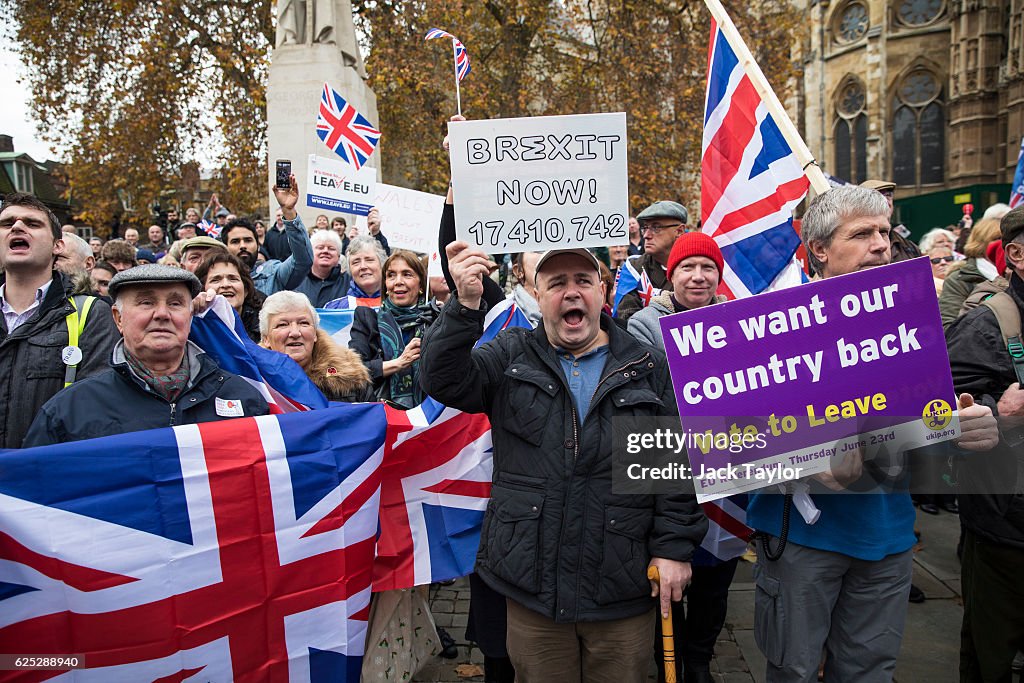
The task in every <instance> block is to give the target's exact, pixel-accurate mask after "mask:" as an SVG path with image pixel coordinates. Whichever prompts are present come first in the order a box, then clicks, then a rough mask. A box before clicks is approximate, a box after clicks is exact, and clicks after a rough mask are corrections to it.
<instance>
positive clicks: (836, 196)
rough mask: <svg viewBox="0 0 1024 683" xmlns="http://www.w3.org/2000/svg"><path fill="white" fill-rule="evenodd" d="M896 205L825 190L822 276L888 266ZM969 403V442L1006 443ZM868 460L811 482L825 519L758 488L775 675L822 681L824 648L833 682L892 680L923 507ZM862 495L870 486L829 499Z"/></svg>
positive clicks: (815, 230)
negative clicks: (883, 480)
mask: <svg viewBox="0 0 1024 683" xmlns="http://www.w3.org/2000/svg"><path fill="white" fill-rule="evenodd" d="M890 211H891V207H890V206H889V204H888V202H887V199H886V198H884V197H882V196H881V194H880V193H879V192H878V191H876V190H874V189H872V188H866V187H854V186H843V187H838V188H834V189H832V190H829V191H828V192H826V193H825V194H822V195H818V196H817V197H815V198H814V200H813V201H811V203H810V205H809V206H808V208H807V213H805V214H804V219H803V225H802V226H801V234H800V236H801V239H802V240H803V243H804V245H805V246H806V247H807V257H808V260H809V261H810V264H811V265H812V266H813V267H814V270H815V272H817V273H818V274H820V276H821V277H822V278H829V277H837V276H840V275H846V274H847V273H854V272H857V271H861V270H866V269H868V268H875V267H877V266H885V265H888V264H889V263H890V259H891V255H890V251H889V249H890V242H889V237H890V230H891V228H890V226H889V215H890ZM865 324H870V323H868V322H866V323H865ZM935 371H936V372H940V371H945V368H935ZM958 408H959V417H960V427H961V430H962V434H961V436H960V439H959V440H958V441H957V444H958V445H959V447H960V448H963V449H967V450H971V451H986V450H990V449H991V448H993V447H994V446H995V445H996V444H997V443H998V442H999V432H998V429H997V427H996V421H995V418H994V417H993V416H992V410H991V409H990V408H989V407H987V406H982V405H976V404H975V403H974V400H973V399H972V398H971V396H970V395H969V394H963V395H961V396H960V400H959V406H958ZM868 455H869V456H870V454H868ZM863 463H864V453H863V450H862V449H855V450H847V451H846V452H845V453H844V454H842V455H837V456H834V457H833V460H832V462H830V465H831V470H830V471H829V472H824V473H821V474H818V475H815V476H814V477H812V478H811V479H810V480H808V481H809V484H810V485H811V491H812V492H813V493H815V497H814V502H815V504H816V505H817V507H818V508H819V509H820V510H821V516H820V518H819V519H818V520H817V521H816V522H814V523H813V525H812V524H808V523H807V522H805V521H804V520H803V518H802V517H801V516H800V515H798V514H790V513H791V512H792V510H791V506H792V500H791V497H790V496H786V497H783V496H781V495H773V493H768V492H758V493H757V494H756V495H754V496H753V497H752V498H751V500H750V505H749V507H748V508H747V524H748V525H749V526H750V527H752V528H753V529H756V530H757V531H758V532H760V534H761V541H762V545H761V550H760V552H758V556H757V564H756V565H755V567H754V582H755V585H756V592H755V610H754V615H755V616H754V634H755V640H756V641H757V645H758V647H759V648H760V649H761V651H762V652H763V653H764V655H765V659H766V660H767V671H766V675H765V680H766V681H768V683H798V682H799V683H810V682H811V681H815V680H817V674H818V664H819V662H820V661H821V653H822V650H824V651H825V655H826V656H825V680H826V681H838V682H839V683H845V682H847V681H857V682H858V683H862V682H863V683H882V682H883V681H891V680H892V677H893V672H894V670H895V668H896V658H897V656H898V654H899V650H900V643H901V641H902V638H903V627H904V624H905V622H906V616H907V600H908V598H909V595H910V578H911V573H912V568H913V547H914V544H915V543H916V539H915V537H914V520H915V512H914V506H913V503H912V502H911V499H910V493H909V492H908V491H906V490H895V491H893V492H889V493H882V492H878V491H877V490H874V489H868V488H867V487H868V486H869V485H873V483H874V482H873V480H872V479H871V476H872V475H871V474H864V476H863V478H862V473H863V471H864V469H870V467H869V468H865V467H864V464H863ZM869 482H870V484H869ZM855 491H867V492H864V493H861V495H826V494H828V493H830V492H835V493H837V494H839V493H846V494H849V493H852V492H855ZM787 508H790V509H789V510H788V511H787ZM784 520H788V521H784ZM780 537H784V538H786V539H787V541H785V542H784V541H782V540H780Z"/></svg>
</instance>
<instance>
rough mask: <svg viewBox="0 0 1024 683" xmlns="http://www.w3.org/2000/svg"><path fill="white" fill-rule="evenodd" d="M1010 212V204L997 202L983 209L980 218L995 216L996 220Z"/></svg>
mask: <svg viewBox="0 0 1024 683" xmlns="http://www.w3.org/2000/svg"><path fill="white" fill-rule="evenodd" d="M1008 213H1010V205H1009V204H1003V203H1002V202H997V203H995V204H993V205H992V206H990V207H988V208H987V209H985V213H983V214H982V215H981V217H982V218H995V219H996V220H999V219H1001V218H1002V217H1003V216H1005V215H1006V214H1008Z"/></svg>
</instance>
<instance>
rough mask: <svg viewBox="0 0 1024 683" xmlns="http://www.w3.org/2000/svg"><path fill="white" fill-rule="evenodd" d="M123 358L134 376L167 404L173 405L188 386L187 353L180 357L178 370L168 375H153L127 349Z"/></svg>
mask: <svg viewBox="0 0 1024 683" xmlns="http://www.w3.org/2000/svg"><path fill="white" fill-rule="evenodd" d="M124 357H125V358H126V359H127V360H128V366H129V367H130V368H131V369H132V370H133V371H134V372H135V374H136V375H138V376H139V377H141V378H142V380H143V381H144V382H145V383H146V384H147V385H149V388H150V389H152V390H153V391H154V392H155V393H156V394H157V396H161V397H163V399H164V400H166V401H167V402H168V403H174V399H176V398H178V396H180V395H181V392H182V391H184V390H185V387H186V386H188V379H189V372H188V353H186V354H185V355H184V357H182V359H181V365H179V366H178V369H177V370H175V371H174V372H172V373H170V374H169V375H156V374H153V372H151V371H150V369H149V368H147V367H146V366H145V365H143V364H142V363H141V362H140V361H139V360H138V359H136V358H135V357H134V356H133V355H131V354H130V353H128V350H127V349H125V352H124Z"/></svg>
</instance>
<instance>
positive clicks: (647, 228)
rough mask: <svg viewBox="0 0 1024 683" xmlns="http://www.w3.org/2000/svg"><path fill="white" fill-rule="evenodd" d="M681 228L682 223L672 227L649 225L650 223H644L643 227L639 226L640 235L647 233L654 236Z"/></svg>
mask: <svg viewBox="0 0 1024 683" xmlns="http://www.w3.org/2000/svg"><path fill="white" fill-rule="evenodd" d="M682 226H683V224H682V223H675V224H674V225H651V224H650V223H645V224H644V225H641V226H640V234H643V233H645V232H649V233H651V234H655V235H656V234H658V233H659V232H661V231H663V230H672V229H675V228H678V227H682Z"/></svg>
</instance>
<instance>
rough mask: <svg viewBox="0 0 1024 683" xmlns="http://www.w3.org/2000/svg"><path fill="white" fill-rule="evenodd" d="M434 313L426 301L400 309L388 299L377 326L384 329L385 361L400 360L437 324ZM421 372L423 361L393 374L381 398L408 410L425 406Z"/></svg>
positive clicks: (382, 345)
mask: <svg viewBox="0 0 1024 683" xmlns="http://www.w3.org/2000/svg"><path fill="white" fill-rule="evenodd" d="M433 313H434V309H432V308H430V307H429V306H426V305H424V304H423V300H422V299H419V300H418V301H417V302H416V305H415V306H397V305H395V304H394V303H393V302H392V301H391V299H389V298H386V297H385V298H384V300H383V301H382V302H381V307H380V309H379V310H378V311H377V327H378V329H379V330H380V345H381V349H382V350H383V351H384V359H385V360H394V359H396V358H398V357H399V356H401V355H402V352H403V351H404V350H405V347H406V346H408V344H409V342H410V341H412V340H413V338H414V337H422V336H423V331H424V330H425V329H426V328H427V327H428V326H429V325H430V323H431V322H432V321H433ZM419 370H420V362H419V361H416V362H414V363H413V364H412V365H410V366H409V367H408V368H406V369H405V370H399V371H398V372H396V373H395V374H393V375H391V377H389V378H388V380H387V383H386V384H385V385H384V387H385V389H386V393H385V394H384V395H382V396H381V398H387V399H390V400H391V401H393V402H394V403H397V404H398V405H400V406H402V407H403V408H405V409H406V410H408V409H409V408H415V407H416V406H418V405H419V404H420V403H423V398H424V397H423V390H422V389H420V383H419Z"/></svg>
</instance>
